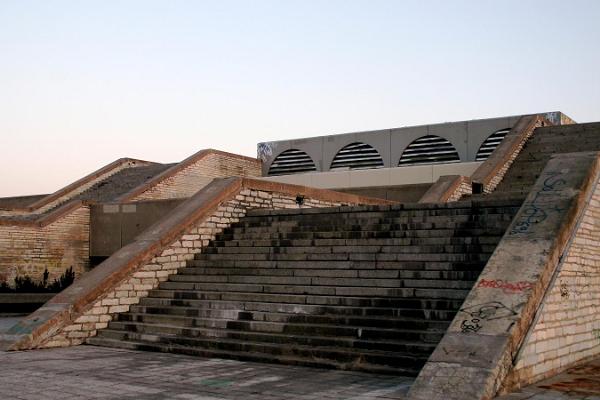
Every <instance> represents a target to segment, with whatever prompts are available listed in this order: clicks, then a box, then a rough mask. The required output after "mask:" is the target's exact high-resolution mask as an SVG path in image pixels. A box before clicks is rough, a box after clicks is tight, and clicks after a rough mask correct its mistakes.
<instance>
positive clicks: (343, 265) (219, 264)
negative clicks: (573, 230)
mask: <svg viewBox="0 0 600 400" xmlns="http://www.w3.org/2000/svg"><path fill="white" fill-rule="evenodd" d="M187 265H188V267H194V268H196V267H199V268H204V267H208V268H269V269H271V270H273V271H280V270H290V269H291V270H297V271H301V270H305V269H321V270H323V269H329V270H331V269H334V270H340V271H348V270H368V269H371V270H403V271H481V269H482V268H483V266H484V262H482V261H459V262H453V261H427V260H420V261H416V260H411V261H402V262H398V261H397V260H391V261H387V260H375V257H373V256H371V259H370V260H343V261H339V260H337V261H336V260H326V261H322V260H321V261H319V260H310V261H306V260H298V261H294V260H291V261H289V260H288V261H281V260H280V261H264V260H231V259H229V260H222V259H210V260H209V259H194V260H189V261H187ZM184 268H187V267H184ZM274 274H275V273H274Z"/></svg>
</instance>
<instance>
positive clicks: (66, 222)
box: [0, 206, 90, 285]
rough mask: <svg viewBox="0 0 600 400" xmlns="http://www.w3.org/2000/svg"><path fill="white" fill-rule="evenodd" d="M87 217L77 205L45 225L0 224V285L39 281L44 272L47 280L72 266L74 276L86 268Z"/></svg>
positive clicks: (87, 243)
mask: <svg viewBox="0 0 600 400" xmlns="http://www.w3.org/2000/svg"><path fill="white" fill-rule="evenodd" d="M89 215H90V210H89V207H87V206H81V207H79V208H77V209H75V210H74V211H72V212H70V213H68V214H65V215H64V216H62V217H60V218H59V219H57V220H56V221H54V222H52V223H50V224H48V225H46V226H41V227H40V226H35V225H33V224H32V225H31V226H14V225H0V266H1V269H0V282H8V284H9V285H12V284H13V283H14V278H15V277H16V276H23V275H29V276H30V277H31V278H32V279H34V280H41V278H42V274H43V272H44V269H46V268H47V269H48V272H49V273H50V276H49V278H50V281H52V280H53V279H55V278H58V277H59V276H60V275H61V274H62V273H63V272H64V271H65V270H66V269H67V268H69V267H73V270H74V271H75V273H76V274H77V275H79V274H81V273H82V272H84V271H85V270H86V268H87V267H88V255H89V220H90V218H89Z"/></svg>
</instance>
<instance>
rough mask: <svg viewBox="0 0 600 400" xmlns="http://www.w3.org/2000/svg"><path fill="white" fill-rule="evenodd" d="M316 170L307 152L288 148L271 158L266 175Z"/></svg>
mask: <svg viewBox="0 0 600 400" xmlns="http://www.w3.org/2000/svg"><path fill="white" fill-rule="evenodd" d="M316 170H317V167H316V166H315V163H314V162H313V160H312V159H311V158H310V156H309V155H308V154H306V153H305V152H303V151H302V150H297V149H290V150H286V151H284V152H283V153H281V154H280V155H278V156H277V157H276V158H275V160H273V163H272V164H271V167H270V168H269V174H268V175H289V174H299V173H301V172H310V171H316Z"/></svg>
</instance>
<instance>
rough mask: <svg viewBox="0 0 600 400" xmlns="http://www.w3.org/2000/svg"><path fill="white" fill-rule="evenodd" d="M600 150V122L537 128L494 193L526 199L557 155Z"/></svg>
mask: <svg viewBox="0 0 600 400" xmlns="http://www.w3.org/2000/svg"><path fill="white" fill-rule="evenodd" d="M598 150H600V123H589V124H577V125H560V126H548V127H544V128H537V129H536V130H535V132H534V134H533V135H532V137H531V138H530V139H529V140H528V141H527V143H526V144H525V147H524V148H523V150H522V151H521V153H520V154H519V155H518V157H517V158H516V159H515V161H514V163H513V164H512V165H511V167H510V169H509V170H508V171H507V173H506V175H505V176H504V179H503V180H502V182H500V184H499V185H498V187H497V188H496V190H495V191H494V192H493V193H492V195H493V196H495V197H500V196H506V195H508V196H511V197H522V198H525V197H526V196H527V194H528V193H529V190H530V188H531V186H533V184H534V183H535V181H536V179H537V178H538V177H539V176H540V174H541V172H542V170H543V169H544V167H545V166H546V163H547V162H548V160H550V157H551V156H552V155H553V154H558V153H575V152H580V151H598Z"/></svg>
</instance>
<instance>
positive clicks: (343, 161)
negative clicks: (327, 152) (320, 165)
mask: <svg viewBox="0 0 600 400" xmlns="http://www.w3.org/2000/svg"><path fill="white" fill-rule="evenodd" d="M382 167H383V160H382V159H381V156H380V155H379V153H378V152H377V150H375V149H374V148H373V147H372V146H370V145H368V144H366V143H351V144H349V145H347V146H345V147H343V148H342V149H341V150H340V151H338V153H337V154H336V155H335V158H334V159H333V161H332V162H331V168H330V169H332V170H334V169H341V168H349V169H369V168H382Z"/></svg>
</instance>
